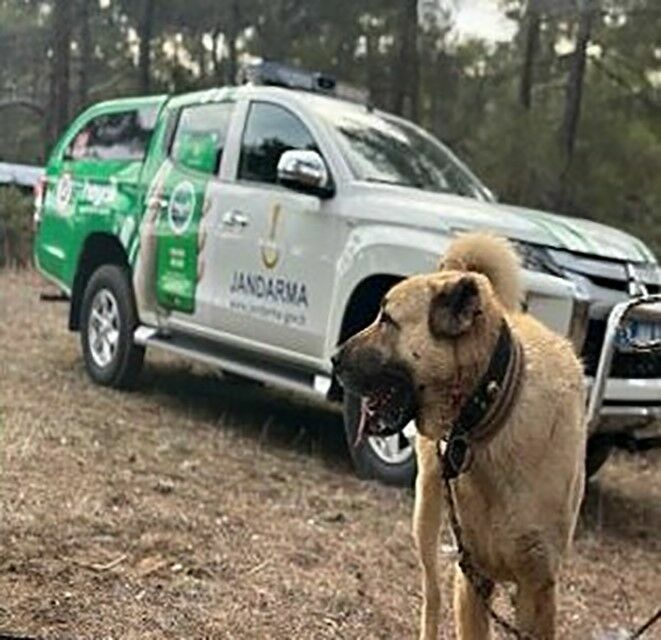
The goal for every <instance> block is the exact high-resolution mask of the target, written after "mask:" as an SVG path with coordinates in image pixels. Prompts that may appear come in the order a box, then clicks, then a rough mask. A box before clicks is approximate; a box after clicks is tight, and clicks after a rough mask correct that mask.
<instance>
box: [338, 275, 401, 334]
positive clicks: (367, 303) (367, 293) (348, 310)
mask: <svg viewBox="0 0 661 640" xmlns="http://www.w3.org/2000/svg"><path fill="white" fill-rule="evenodd" d="M403 279H404V277H403V276H397V275H394V274H388V273H381V274H374V275H371V276H368V277H367V278H364V279H363V280H361V281H360V282H359V283H358V284H357V285H356V286H355V287H354V289H353V291H352V292H351V295H350V296H349V299H348V301H347V304H346V306H345V308H344V314H343V316H342V323H341V325H340V334H339V336H338V341H337V343H338V344H342V343H343V342H344V341H345V340H347V339H348V338H350V337H351V336H352V335H354V334H356V333H358V332H359V331H361V330H362V329H364V328H365V327H367V326H369V325H370V324H371V322H372V321H373V320H374V318H375V316H376V311H377V310H378V308H379V305H380V304H381V300H382V299H383V296H384V295H385V294H386V293H387V292H388V291H389V290H390V289H391V288H392V287H393V286H394V285H396V284H397V283H398V282H400V281H401V280H403Z"/></svg>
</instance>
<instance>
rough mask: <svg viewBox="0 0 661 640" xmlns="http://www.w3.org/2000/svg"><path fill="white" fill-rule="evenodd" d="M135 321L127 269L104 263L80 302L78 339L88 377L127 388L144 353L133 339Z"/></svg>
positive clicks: (133, 302)
mask: <svg viewBox="0 0 661 640" xmlns="http://www.w3.org/2000/svg"><path fill="white" fill-rule="evenodd" d="M137 325H138V314H137V312H136V307H135V300H134V297H133V289H132V287H131V281H130V274H129V271H128V269H126V268H125V267H121V266H118V265H104V266H102V267H100V268H99V269H97V270H96V271H95V272H94V273H93V274H92V276H91V277H90V279H89V281H88V283H87V286H86V287H85V293H84V294H83V303H82V305H81V323H80V341H81V347H82V351H83V358H84V360H85V368H86V369H87V373H88V374H89V376H90V378H91V379H92V380H93V381H94V382H95V383H96V384H99V385H102V386H104V387H113V388H115V389H129V388H131V387H133V385H134V384H135V382H136V380H137V378H138V375H139V374H140V371H141V369H142V363H143V361H144V357H145V350H144V348H143V347H138V346H136V345H135V344H134V342H133V333H134V331H135V328H136V327H137Z"/></svg>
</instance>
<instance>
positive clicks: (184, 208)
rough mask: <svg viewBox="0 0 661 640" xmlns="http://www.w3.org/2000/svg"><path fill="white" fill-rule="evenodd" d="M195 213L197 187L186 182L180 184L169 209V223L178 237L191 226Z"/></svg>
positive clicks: (172, 196) (175, 189)
mask: <svg viewBox="0 0 661 640" xmlns="http://www.w3.org/2000/svg"><path fill="white" fill-rule="evenodd" d="M194 213H195V187H193V185H192V184H191V183H190V182H188V181H186V182H180V183H179V184H178V185H177V186H176V187H175V188H174V190H173V191H172V195H171V196H170V205H169V207H168V222H169V223H170V228H171V229H172V231H174V233H176V234H177V235H181V234H182V233H184V232H185V231H186V229H188V227H189V226H190V223H191V220H192V219H193V214H194Z"/></svg>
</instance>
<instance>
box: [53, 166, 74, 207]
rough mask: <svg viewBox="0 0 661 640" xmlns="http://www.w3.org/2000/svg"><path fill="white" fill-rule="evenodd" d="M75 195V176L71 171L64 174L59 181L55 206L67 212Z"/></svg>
mask: <svg viewBox="0 0 661 640" xmlns="http://www.w3.org/2000/svg"><path fill="white" fill-rule="evenodd" d="M72 196H73V178H72V177H71V174H70V173H64V174H62V177H61V178H60V179H59V180H58V182H57V189H56V190H55V206H56V208H57V211H58V212H59V213H61V214H65V213H66V212H67V209H68V207H69V203H70V202H71V198H72Z"/></svg>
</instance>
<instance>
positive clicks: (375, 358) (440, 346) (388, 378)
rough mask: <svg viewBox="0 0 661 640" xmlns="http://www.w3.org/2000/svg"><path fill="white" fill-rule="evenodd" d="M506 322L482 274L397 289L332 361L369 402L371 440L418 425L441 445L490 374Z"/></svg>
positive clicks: (434, 278)
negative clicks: (467, 394)
mask: <svg viewBox="0 0 661 640" xmlns="http://www.w3.org/2000/svg"><path fill="white" fill-rule="evenodd" d="M503 314H504V310H503V307H502V306H501V304H500V303H499V302H498V300H497V299H496V296H495V294H494V291H493V289H492V286H491V284H490V282H489V280H488V279H487V277H485V276H484V275H482V274H479V273H476V272H469V271H463V270H462V271H459V270H447V271H440V272H438V273H434V274H430V275H421V276H414V277H412V278H409V279H408V280H405V281H403V282H401V283H399V284H398V285H396V286H395V287H394V288H393V289H391V290H390V291H389V292H388V293H387V295H386V296H385V298H384V299H383V302H382V304H381V310H380V312H379V315H378V317H377V318H376V320H375V321H374V323H373V324H371V325H370V326H369V327H367V328H366V329H364V330H363V331H362V332H360V333H359V334H357V335H355V336H354V337H352V338H351V339H350V340H348V341H347V342H346V343H345V344H344V345H343V346H342V347H341V348H340V350H339V351H338V353H337V354H336V356H335V358H334V360H333V361H334V364H335V371H336V374H337V376H338V378H339V380H340V382H341V383H342V384H343V385H344V387H345V389H347V390H349V391H350V392H352V393H355V394H358V395H360V396H361V397H362V399H363V402H362V406H363V416H362V417H363V421H364V430H365V432H366V433H367V434H368V435H389V434H392V433H396V432H398V431H400V430H402V429H403V428H404V427H405V426H406V424H407V423H408V422H409V421H410V420H412V419H414V418H415V419H416V423H417V428H418V430H419V431H420V432H421V433H423V434H424V435H426V436H428V437H430V438H440V437H441V436H442V435H443V433H444V432H445V430H446V429H447V428H449V424H450V421H451V420H453V419H454V418H455V417H456V414H457V411H456V409H458V408H459V407H455V405H456V404H458V402H459V401H460V400H463V398H459V396H461V394H462V393H463V392H464V391H465V390H466V389H472V388H473V386H474V385H475V383H476V381H477V380H478V379H479V377H480V376H481V375H482V374H483V372H484V370H485V369H486V366H487V365H488V361H489V356H490V353H491V350H492V349H493V347H494V345H495V342H496V339H497V336H498V332H499V329H500V326H501V322H502V318H503Z"/></svg>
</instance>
